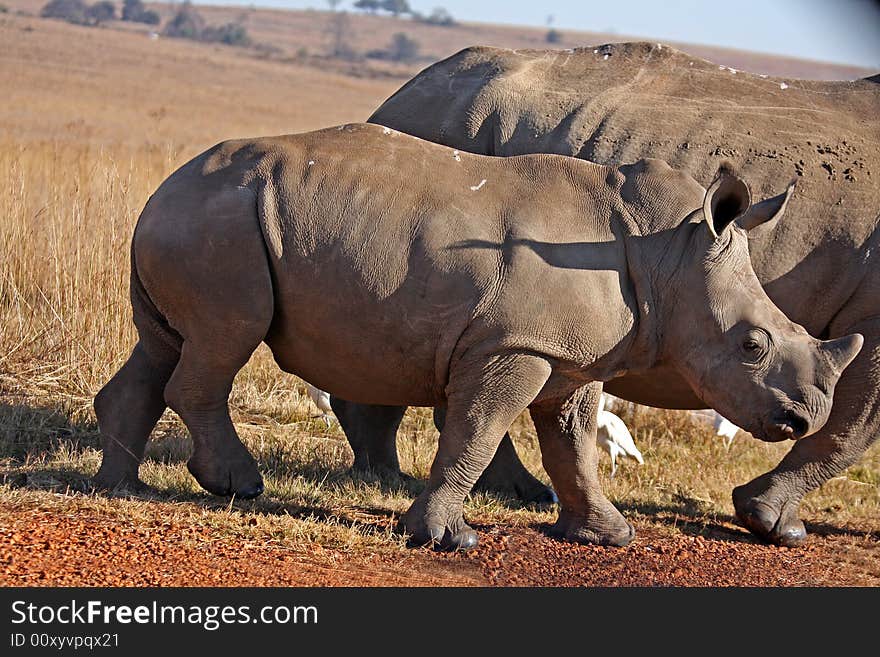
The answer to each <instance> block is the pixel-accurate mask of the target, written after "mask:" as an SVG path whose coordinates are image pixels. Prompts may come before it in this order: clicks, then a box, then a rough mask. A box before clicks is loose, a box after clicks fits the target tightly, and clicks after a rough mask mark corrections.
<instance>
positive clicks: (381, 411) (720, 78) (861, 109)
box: [331, 43, 880, 546]
mask: <svg viewBox="0 0 880 657" xmlns="http://www.w3.org/2000/svg"><path fill="white" fill-rule="evenodd" d="M878 82H880V77H878V76H874V77H871V78H868V79H866V80H860V81H854V82H816V81H806V80H792V79H781V78H766V77H761V76H758V75H751V74H748V73H743V72H742V71H736V72H735V71H733V70H732V69H729V68H726V67H719V66H718V65H717V64H712V63H711V62H707V61H704V60H702V59H699V58H697V57H693V56H690V55H688V54H686V53H683V52H680V51H677V50H675V49H673V48H670V47H669V46H661V45H659V44H649V43H630V44H612V45H608V46H601V47H599V48H586V49H578V50H575V51H535V50H518V51H512V50H504V49H495V48H470V49H467V50H464V51H462V52H460V53H458V54H456V55H454V56H452V57H450V58H449V59H447V60H445V61H442V62H439V63H437V64H435V65H433V66H431V67H429V68H427V69H426V70H424V71H423V72H422V73H420V74H419V75H418V76H416V77H415V78H414V79H413V80H411V81H410V82H409V83H407V84H406V85H405V86H404V87H402V88H401V89H400V90H399V91H398V92H397V93H395V94H394V95H393V96H392V97H391V98H389V99H388V100H387V101H386V102H385V103H384V104H383V105H382V106H381V107H380V108H379V109H378V110H377V111H376V112H375V113H374V114H373V116H372V117H370V119H369V120H370V122H372V123H379V124H382V125H386V126H390V127H392V128H396V129H398V130H401V131H403V132H407V133H410V134H413V135H417V136H419V137H422V138H424V139H429V140H431V141H435V142H437V143H441V144H446V145H448V146H452V147H454V148H458V149H461V150H463V151H471V152H475V153H483V154H488V155H519V154H523V153H560V154H564V155H572V156H576V157H580V158H585V159H588V160H591V161H595V162H599V163H602V164H607V165H612V166H614V165H619V164H623V163H626V162H631V161H634V160H636V159H638V158H640V157H648V156H652V157H660V158H663V159H664V160H666V161H668V162H669V163H670V164H671V165H672V166H674V167H676V168H680V169H682V170H684V171H687V172H688V173H690V174H691V175H692V176H694V177H695V178H696V179H697V180H708V179H710V178H711V176H712V173H713V172H714V171H715V169H716V168H717V166H718V163H719V162H720V161H721V160H722V159H725V160H730V161H732V162H733V163H734V164H735V165H736V167H737V169H738V170H739V171H740V172H741V173H742V175H743V176H744V177H745V178H746V179H747V180H748V181H749V182H750V185H751V186H752V188H753V190H754V191H756V193H758V194H764V195H766V194H769V193H772V190H773V189H775V188H776V186H777V185H778V184H779V181H780V180H789V179H791V178H792V177H797V180H798V187H797V189H798V191H797V194H796V195H795V197H794V198H793V199H792V204H791V207H790V208H789V210H788V213H787V214H788V215H789V216H793V217H795V218H796V221H783V222H781V223H780V224H778V225H774V226H767V227H765V228H762V229H760V230H757V231H754V233H753V234H751V235H750V236H749V237H750V240H749V242H750V246H749V248H750V252H751V258H752V263H753V266H754V269H755V271H756V273H757V275H758V278H759V280H760V281H761V283H762V284H763V285H764V287H765V290H766V291H767V293H768V295H769V296H770V298H771V299H772V300H773V301H774V302H775V303H776V304H777V305H778V306H779V307H780V308H781V309H782V310H783V311H784V312H785V314H786V315H788V316H789V317H791V318H792V319H793V320H794V321H796V322H799V323H801V324H803V325H804V326H805V327H806V328H807V330H808V331H809V332H810V333H811V334H813V335H816V336H820V337H835V336H840V335H844V334H847V333H851V332H854V331H858V332H860V333H863V334H864V335H865V339H866V342H867V344H866V346H865V348H864V349H863V350H862V352H861V354H860V355H859V357H858V358H857V360H856V361H855V363H854V364H853V365H852V366H851V367H849V368H848V369H847V371H846V374H845V375H844V377H843V379H842V380H841V382H840V385H839V386H838V391H837V395H836V397H835V402H834V410H833V412H832V414H831V418H830V420H829V422H828V424H827V425H826V426H825V428H824V429H823V430H822V431H821V432H819V433H818V434H817V435H816V436H814V437H812V438H810V439H809V440H805V441H799V442H797V443H796V444H795V445H794V446H793V447H792V450H791V452H790V453H789V454H788V455H787V456H786V457H785V458H784V459H783V460H782V462H781V463H779V465H778V466H777V467H776V468H774V469H773V470H772V471H771V472H768V473H767V474H764V475H761V476H760V477H758V478H756V479H755V480H753V481H751V482H749V483H748V484H745V485H743V486H739V487H738V488H736V489H735V490H734V493H733V502H734V506H735V508H736V512H737V515H738V516H739V518H740V519H741V521H742V522H743V523H744V524H745V526H746V527H748V528H749V529H750V530H751V531H752V532H753V533H755V534H756V535H757V536H759V537H761V538H763V539H765V540H767V541H770V542H772V543H777V544H781V545H787V546H794V545H798V544H800V543H802V542H803V541H804V539H805V538H806V536H807V533H806V530H805V528H804V525H803V523H802V522H801V520H800V519H799V517H798V507H799V505H800V501H801V499H802V498H803V496H804V495H805V494H806V493H808V492H810V491H811V490H814V489H816V488H817V487H819V486H820V485H822V484H823V483H824V482H825V481H827V480H828V479H829V478H831V477H833V476H836V475H837V474H839V473H840V472H841V471H842V470H843V469H844V468H846V467H848V466H850V465H852V464H853V463H855V462H856V461H857V460H858V459H859V458H860V457H861V455H862V454H863V453H864V452H865V450H866V449H867V448H868V447H869V446H870V445H871V444H872V443H873V442H874V440H876V438H877V436H878V429H880V366H878V363H880V263H878V262H877V254H878V248H877V247H878V242H880V232H878V219H880V215H878V212H880V184H878V183H880V84H878ZM605 388H606V389H607V390H608V391H609V392H611V393H612V394H615V395H618V396H620V397H623V398H624V399H627V400H630V401H635V402H639V403H642V404H647V405H651V406H659V407H663V408H699V407H702V406H704V403H703V402H701V401H700V399H699V397H698V395H696V394H694V391H692V390H691V389H690V387H689V386H688V385H687V382H686V381H685V380H684V379H683V378H682V377H681V376H679V375H678V373H677V372H675V371H673V370H670V369H668V368H665V367H660V368H654V369H652V370H651V371H649V372H645V373H643V374H638V375H637V374H633V373H628V374H627V375H626V376H624V377H621V378H617V379H615V380H613V381H609V382H608V383H607V384H606V386H605ZM331 402H332V404H333V406H334V408H335V409H337V415H338V416H340V419H341V421H342V425H343V427H344V428H345V431H346V434H347V435H348V437H349V440H350V442H351V444H352V447H353V449H354V452H355V465H356V466H360V467H366V466H369V467H372V468H374V469H379V470H392V471H396V470H397V469H398V468H399V466H398V462H397V454H396V452H395V446H394V436H395V432H396V428H397V424H399V422H400V418H401V417H402V416H403V411H404V410H405V409H402V408H377V407H369V406H364V405H356V404H349V403H348V402H345V401H342V400H340V399H336V398H333V399H331ZM343 418H344V419H343ZM481 481H485V482H486V484H487V485H488V486H501V485H504V482H507V486H508V487H510V486H512V487H513V488H514V490H515V492H517V493H518V494H520V495H521V496H522V497H523V498H524V499H527V500H530V499H536V500H539V501H544V500H547V499H548V498H549V497H550V495H551V493H550V491H549V490H548V489H547V488H546V487H544V486H543V485H542V484H541V483H540V482H538V481H537V480H536V479H535V478H534V477H532V475H531V474H529V473H528V472H527V470H526V469H525V468H524V467H523V466H522V464H521V463H520V461H519V459H518V458H517V457H516V453H515V451H514V449H513V445H512V443H511V442H510V439H509V437H505V439H504V440H503V441H502V443H501V447H500V448H499V453H498V455H497V457H496V458H495V459H494V460H493V461H492V463H491V465H490V466H489V468H487V469H486V472H485V473H484V475H483V478H482V480H481Z"/></svg>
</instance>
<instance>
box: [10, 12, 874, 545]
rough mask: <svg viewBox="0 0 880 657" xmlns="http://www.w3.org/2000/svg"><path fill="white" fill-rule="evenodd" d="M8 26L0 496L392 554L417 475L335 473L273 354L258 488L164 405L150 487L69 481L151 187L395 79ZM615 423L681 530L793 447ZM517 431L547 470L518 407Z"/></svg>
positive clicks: (490, 502)
mask: <svg viewBox="0 0 880 657" xmlns="http://www.w3.org/2000/svg"><path fill="white" fill-rule="evenodd" d="M218 11H219V10H218ZM300 19H301V17H299V18H298V19H297V20H300ZM365 24H366V23H365ZM474 38H476V37H474ZM0 41H2V42H3V43H4V48H3V49H2V50H0V88H3V89H4V90H10V96H9V100H10V102H7V103H4V104H2V105H0V171H3V172H4V174H5V176H4V180H5V183H6V184H4V185H3V186H0V473H2V475H3V477H4V479H5V481H6V484H4V485H0V500H2V501H6V502H10V503H14V504H19V505H21V507H23V508H33V507H35V506H40V507H41V508H47V507H48V508H55V509H58V510H59V511H63V512H68V513H71V512H72V513H75V512H76V511H77V510H78V509H83V508H89V509H95V510H98V511H100V512H101V513H106V514H108V515H110V516H113V517H118V518H119V519H120V520H122V521H124V522H128V523H132V524H137V523H140V522H142V521H144V519H145V518H148V517H149V516H151V514H154V513H160V512H161V513H163V514H168V513H173V514H179V515H180V516H181V517H185V518H187V519H188V521H189V522H192V523H195V524H199V525H202V524H205V525H209V526H210V527H212V528H213V529H214V530H216V531H217V532H218V533H219V534H223V535H232V536H242V537H245V536H247V537H252V538H256V539H258V540H272V541H279V542H284V543H285V544H290V545H293V546H295V545H297V544H306V543H310V542H319V543H322V544H325V545H332V546H335V547H340V548H344V549H369V550H398V549H401V540H400V537H399V536H398V535H396V534H394V533H393V532H392V531H391V529H392V527H393V524H394V518H395V517H396V516H397V515H398V514H399V513H401V512H402V511H404V510H405V509H406V508H407V506H408V504H409V502H410V500H411V498H412V496H413V495H415V494H416V493H417V492H418V490H419V488H420V486H421V485H422V484H421V483H419V482H416V483H412V482H407V481H398V482H381V481H378V480H375V479H370V478H369V477H367V478H352V477H351V476H349V475H348V474H346V468H347V467H348V464H349V463H350V459H351V454H350V451H349V449H348V447H347V445H346V443H345V442H344V439H343V436H342V434H341V432H340V431H339V429H338V427H336V426H334V427H333V428H331V429H330V430H326V429H325V428H324V425H323V424H322V423H321V422H320V421H318V420H316V419H314V418H312V417H311V416H312V414H313V413H314V412H315V409H314V408H313V407H312V406H311V405H310V402H308V401H307V398H306V397H305V395H304V389H303V387H302V384H301V382H300V381H299V380H298V379H296V378H295V377H292V376H289V375H286V374H284V373H282V372H280V371H279V370H278V369H277V368H276V367H275V366H274V363H273V362H272V360H271V358H270V357H269V355H268V353H267V352H266V350H264V349H261V350H258V352H257V353H256V354H255V356H254V358H253V359H252V360H251V362H250V363H249V364H248V365H247V367H245V369H244V370H243V371H242V372H241V373H240V375H239V376H238V378H237V379H236V383H235V387H234V390H233V394H232V398H231V406H232V409H233V419H234V421H235V422H236V426H237V428H238V430H239V432H240V433H241V435H242V437H243V439H244V440H245V442H246V443H247V444H248V446H249V447H250V448H251V450H252V451H253V452H254V454H255V456H256V457H257V459H258V461H259V462H260V465H261V468H262V471H263V473H264V475H265V478H266V484H267V491H266V494H265V495H264V496H263V497H262V498H261V499H259V500H256V501H254V502H247V503H241V502H235V503H232V504H230V503H229V502H228V501H224V500H219V499H217V498H212V497H210V496H209V495H207V494H205V493H203V492H202V491H201V490H200V489H199V488H198V487H197V485H196V484H195V482H194V481H193V479H192V478H191V477H190V475H189V474H188V472H187V471H186V467H185V461H186V459H187V457H188V453H189V450H190V443H189V438H188V437H187V435H186V431H185V429H184V427H183V426H182V425H181V424H180V422H179V420H178V419H177V418H176V417H175V416H174V415H173V414H171V413H168V414H166V415H165V417H163V419H162V420H161V421H160V424H159V426H158V427H157V429H156V432H155V433H154V440H153V441H152V442H151V444H150V446H149V449H148V453H147V458H146V461H145V463H144V465H143V468H142V476H143V479H144V480H145V481H146V482H147V483H148V484H149V485H150V486H151V487H152V491H153V492H152V493H149V494H147V495H146V496H142V497H134V498H118V499H108V498H106V497H102V496H93V495H90V494H82V493H80V492H78V491H83V490H85V482H86V481H87V478H88V477H89V476H90V475H91V474H93V473H94V472H95V470H96V469H97V466H98V463H99V460H100V453H99V451H98V449H97V444H98V443H97V433H96V425H95V420H94V415H93V412H92V409H91V400H92V398H93V396H94V394H95V392H96V391H97V390H98V389H99V388H100V387H101V386H102V385H103V384H104V383H105V382H106V381H107V380H108V378H109V377H110V376H111V375H112V374H113V372H114V371H115V370H116V369H117V368H118V367H119V366H120V364H121V363H122V362H123V361H124V359H125V358H126V356H127V354H128V351H129V349H130V348H131V346H132V345H133V344H134V341H135V334H134V330H133V327H132V325H131V321H130V308H129V306H128V300H127V277H128V245H129V239H130V235H131V231H132V228H133V226H134V222H135V221H136V217H137V215H138V213H139V211H140V209H141V208H142V207H143V204H144V203H145V201H146V199H147V198H148V196H149V194H150V193H151V192H152V191H153V190H154V189H155V187H156V186H157V185H158V183H159V182H160V181H161V180H162V179H163V178H164V177H165V176H167V175H168V174H169V173H170V172H171V171H172V170H173V169H174V168H175V167H176V166H179V165H180V164H182V163H183V162H184V161H185V160H186V159H188V158H189V157H191V156H193V155H195V154H196V153H197V152H199V151H200V150H202V149H203V148H205V147H207V146H209V145H211V144H213V143H215V142H217V141H219V140H221V139H223V138H226V137H233V136H244V135H255V134H265V133H277V132H293V131H298V130H306V129H311V128H314V127H318V126H320V125H328V124H333V123H338V122H343V121H348V120H358V119H361V118H363V117H365V116H366V115H368V114H369V112H370V111H371V110H372V109H373V108H374V107H376V106H377V105H378V104H379V103H380V102H381V100H382V99H383V98H384V97H386V96H387V95H388V94H390V93H391V92H392V91H393V89H394V88H396V87H397V86H398V84H399V82H398V81H389V80H373V79H359V78H353V77H349V76H345V75H342V74H339V73H325V72H321V71H318V70H317V69H315V68H313V67H307V66H300V65H295V64H289V63H283V62H277V61H262V60H258V59H254V58H253V57H251V56H249V55H242V54H241V53H237V52H234V51H232V50H230V49H225V48H214V47H207V46H203V45H198V44H189V43H180V42H171V41H165V40H159V41H158V42H150V41H147V40H146V39H144V38H143V37H142V36H141V35H139V34H129V33H125V32H120V31H114V30H86V29H82V28H75V27H71V26H67V25H64V24H61V23H57V22H51V21H41V20H36V19H31V18H21V17H16V16H11V17H7V18H4V19H2V22H0ZM625 419H626V420H628V422H629V424H630V426H631V427H633V429H634V434H635V438H636V442H637V443H638V444H639V446H640V448H641V449H642V452H643V454H644V456H645V459H646V464H645V465H644V466H642V467H636V466H635V465H633V464H632V463H628V464H624V465H623V467H622V468H621V470H620V474H619V475H618V477H617V478H615V479H614V480H613V481H612V480H606V482H605V483H606V490H607V491H608V494H609V496H610V497H611V498H612V499H613V500H614V501H616V502H617V503H618V504H619V505H620V506H621V507H622V508H623V509H624V510H625V512H626V513H627V514H629V515H630V516H635V517H637V518H640V519H641V520H642V521H643V522H651V523H656V524H657V525H658V526H661V527H664V528H667V529H668V530H669V531H671V532H675V531H680V530H681V529H682V525H683V524H688V525H690V526H691V530H692V531H693V530H694V527H696V531H701V529H700V528H701V527H708V526H709V525H711V524H712V523H715V522H718V521H729V520H730V516H731V515H732V512H733V509H732V505H731V502H730V491H731V488H732V487H733V486H734V485H736V484H738V483H742V482H744V481H747V480H749V479H751V478H752V477H754V476H755V475H757V474H759V473H761V472H763V471H766V470H767V469H769V468H770V467H772V465H773V464H774V463H775V462H777V461H778V459H779V458H780V457H781V455H782V454H783V452H784V450H785V446H784V445H768V444H762V443H758V442H756V441H753V440H751V439H750V438H748V437H739V438H737V440H736V441H735V442H734V445H733V447H732V449H731V450H730V451H729V452H727V451H725V450H724V448H723V446H722V443H721V441H720V440H719V439H716V438H715V437H714V436H712V435H710V432H709V431H708V430H707V429H706V428H704V427H702V426H697V425H694V424H691V423H690V422H689V421H688V420H687V418H686V416H684V415H683V414H681V413H674V412H665V411H656V412H651V411H642V412H640V413H639V415H638V416H631V417H625ZM513 434H514V438H515V441H516V443H517V445H518V447H519V449H520V451H521V453H522V455H523V458H524V460H525V461H526V463H527V465H528V466H529V467H530V468H531V469H532V470H533V471H535V472H537V473H539V475H540V476H541V477H542V478H544V480H545V481H546V474H545V473H544V472H543V470H542V469H541V467H540V454H539V451H538V448H537V441H536V438H535V434H534V430H533V428H532V426H531V424H530V422H529V421H528V418H525V417H524V418H521V419H520V420H519V421H518V422H517V423H516V425H515V426H514V429H513ZM435 439H436V434H435V431H434V429H433V426H432V424H431V421H430V416H429V414H428V412H427V411H426V410H424V409H415V410H412V411H410V413H409V414H408V415H407V417H406V419H405V421H404V425H403V428H402V431H401V434H400V440H399V451H400V455H401V461H402V463H403V467H404V469H405V470H406V471H408V472H410V473H412V474H413V475H414V476H416V477H417V478H420V477H424V476H425V474H426V473H427V471H428V468H429V465H430V461H431V458H432V455H433V450H434V448H435V442H436V440H435ZM604 467H605V466H603V468H604ZM603 471H604V472H606V473H607V469H606V470H603ZM878 482H880V446H875V448H874V449H872V450H871V451H870V452H869V453H868V455H866V456H865V457H864V458H863V459H862V460H861V461H860V462H859V463H858V464H857V465H855V466H853V467H852V468H850V470H849V471H848V472H847V473H845V474H844V475H842V476H841V477H838V478H836V479H835V480H832V481H831V482H828V484H826V485H825V486H824V487H823V488H822V489H821V490H819V491H817V492H815V493H813V494H811V495H810V496H809V497H808V498H807V500H806V502H805V504H804V513H805V515H806V517H807V518H808V519H809V520H810V521H812V522H813V523H814V524H815V526H816V527H818V528H820V529H821V528H822V527H826V526H827V527H830V528H831V530H833V531H840V530H841V528H845V527H846V528H849V529H850V530H851V531H852V532H853V533H854V534H855V535H856V536H858V535H868V534H870V533H872V532H873V533H874V534H875V535H876V533H877V532H880V494H878V486H877V484H878ZM157 509H161V511H159V510H157ZM466 515H467V517H469V518H470V519H473V520H475V521H477V522H480V523H482V524H494V523H508V524H532V523H535V522H547V521H550V520H552V518H553V513H551V512H545V511H538V510H535V509H529V508H523V507H522V506H521V505H519V504H517V503H515V502H511V501H509V500H499V499H496V498H492V497H487V496H483V495H475V496H474V497H473V498H472V499H471V500H470V501H469V502H468V505H467V508H466Z"/></svg>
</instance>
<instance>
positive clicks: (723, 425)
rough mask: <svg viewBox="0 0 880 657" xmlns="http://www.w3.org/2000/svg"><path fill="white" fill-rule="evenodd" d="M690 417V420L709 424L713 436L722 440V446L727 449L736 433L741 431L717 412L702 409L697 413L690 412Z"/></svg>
mask: <svg viewBox="0 0 880 657" xmlns="http://www.w3.org/2000/svg"><path fill="white" fill-rule="evenodd" d="M690 415H691V417H692V418H695V419H697V420H699V421H700V422H703V423H705V424H711V425H712V428H713V429H714V430H715V435H716V436H721V437H722V438H724V446H725V448H727V449H730V445H731V443H733V438H734V437H735V436H736V434H737V432H739V431H741V429H740V428H739V427H738V426H736V425H735V424H734V423H733V422H731V421H730V420H728V419H727V418H726V417H724V416H723V415H721V413H719V412H718V411H713V410H711V409H703V410H699V411H690Z"/></svg>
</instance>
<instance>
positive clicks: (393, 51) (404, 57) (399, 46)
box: [388, 32, 419, 62]
mask: <svg viewBox="0 0 880 657" xmlns="http://www.w3.org/2000/svg"><path fill="white" fill-rule="evenodd" d="M388 56H389V59H392V60H394V61H395V62H410V61H412V60H414V59H415V58H416V57H418V56H419V42H418V41H416V40H415V39H411V38H409V37H408V36H407V35H406V34H404V33H403V32H398V33H397V34H395V35H394V36H393V37H392V38H391V46H390V47H389V48H388Z"/></svg>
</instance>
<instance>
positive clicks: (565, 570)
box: [0, 505, 880, 586]
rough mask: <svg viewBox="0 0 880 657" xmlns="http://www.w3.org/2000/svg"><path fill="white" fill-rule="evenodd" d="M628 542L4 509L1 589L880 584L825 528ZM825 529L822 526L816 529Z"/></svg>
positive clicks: (641, 532) (521, 530) (862, 541)
mask: <svg viewBox="0 0 880 657" xmlns="http://www.w3.org/2000/svg"><path fill="white" fill-rule="evenodd" d="M637 531H638V535H637V537H636V539H635V541H634V542H633V544H631V545H630V546H628V547H626V548H622V549H615V548H601V547H592V546H582V545H573V544H568V543H562V542H560V541H557V540H554V539H551V538H549V537H547V536H545V535H544V534H543V528H540V527H535V528H527V527H507V526H493V527H485V528H480V541H481V542H480V546H479V547H478V548H477V549H476V550H474V551H473V552H470V553H467V554H438V553H433V552H430V551H428V550H409V551H405V552H387V553H381V554H368V553H367V552H365V551H364V550H356V551H350V552H347V551H343V550H333V549H328V548H322V547H320V546H317V545H315V546H313V547H311V548H310V549H308V550H306V551H297V550H292V549H288V548H285V547H284V546H283V545H281V544H278V543H277V542H276V543H274V544H269V545H266V544H261V543H257V542H242V541H240V540H235V539H231V538H219V539H218V538H216V537H215V536H212V531H211V530H210V529H208V528H205V527H197V526H188V525H186V524H181V523H176V522H169V521H163V520H162V519H156V521H155V522H154V523H153V524H151V525H146V526H139V527H130V526H127V525H126V524H125V523H124V521H121V520H119V519H117V518H114V517H108V516H104V515H102V514H101V513H99V512H95V511H89V512H83V511H78V512H77V513H76V515H72V514H71V515H61V514H58V513H57V512H54V511H49V510H42V509H36V510H26V511H22V510H16V509H15V508H13V507H11V506H9V505H5V506H0V585H3V586H829V585H831V586H877V585H880V564H878V561H877V553H878V548H880V536H878V535H877V534H876V533H869V534H864V533H857V532H847V531H845V530H841V529H837V528H832V529H828V528H825V530H824V531H825V533H826V535H824V536H823V535H813V536H812V537H811V538H810V540H809V541H808V544H807V545H806V547H804V548H799V549H786V548H777V547H772V546H768V545H762V544H758V543H755V542H753V541H752V539H751V538H750V537H749V536H748V534H747V533H746V532H745V531H744V530H741V529H740V528H738V527H735V526H729V527H728V526H722V525H717V526H715V527H714V528H713V529H712V530H710V531H709V532H708V534H709V535H708V536H707V537H704V536H689V535H686V534H680V533H671V532H669V531H664V530H663V529H661V528H657V527H656V526H653V525H641V526H639V525H638V524H637ZM821 531H823V530H821V529H820V532H821Z"/></svg>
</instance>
